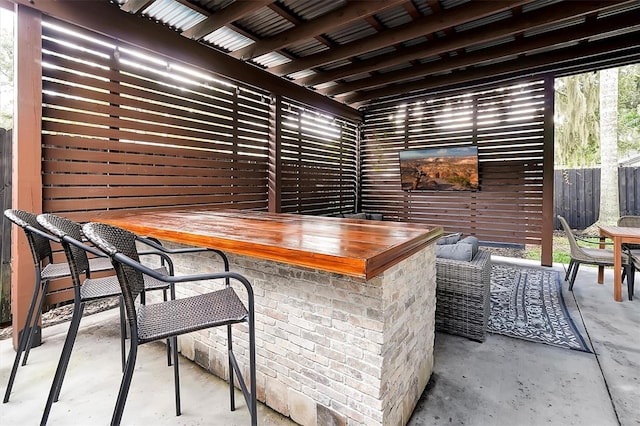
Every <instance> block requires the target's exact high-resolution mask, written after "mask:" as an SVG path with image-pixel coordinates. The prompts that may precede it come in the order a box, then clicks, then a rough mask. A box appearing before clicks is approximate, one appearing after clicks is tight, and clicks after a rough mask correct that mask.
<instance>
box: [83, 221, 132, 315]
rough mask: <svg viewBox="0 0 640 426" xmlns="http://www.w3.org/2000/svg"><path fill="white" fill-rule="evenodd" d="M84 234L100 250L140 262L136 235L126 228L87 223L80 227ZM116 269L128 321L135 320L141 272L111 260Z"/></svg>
mask: <svg viewBox="0 0 640 426" xmlns="http://www.w3.org/2000/svg"><path fill="white" fill-rule="evenodd" d="M82 230H83V231H84V233H85V235H86V236H87V238H89V240H91V241H92V242H93V243H94V244H95V245H96V246H97V247H98V248H99V249H100V250H102V251H104V252H105V253H107V254H109V255H110V256H113V255H115V254H116V253H122V254H124V255H125V256H127V257H129V258H131V259H132V260H134V261H136V262H138V263H139V262H140V258H139V256H138V250H137V249H136V235H135V234H134V233H132V232H129V231H127V230H126V229H122V228H118V227H116V226H111V225H107V224H106V223H95V222H92V223H88V224H85V225H84V226H83V228H82ZM112 263H113V267H114V269H115V270H116V275H117V276H118V281H119V282H120V287H121V288H122V295H123V298H124V303H125V308H126V310H127V319H128V320H129V323H135V322H136V318H137V315H136V309H135V300H136V298H137V297H138V295H139V294H140V293H142V292H143V291H144V277H143V275H142V272H140V271H138V270H137V269H135V268H133V267H131V266H128V265H125V264H123V263H121V262H116V261H114V262H112Z"/></svg>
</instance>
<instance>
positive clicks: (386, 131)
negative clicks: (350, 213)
mask: <svg viewBox="0 0 640 426" xmlns="http://www.w3.org/2000/svg"><path fill="white" fill-rule="evenodd" d="M549 95H550V96H553V94H552V93H551V94H549ZM544 101H545V90H544V85H543V81H534V82H526V83H520V84H512V85H510V86H504V87H496V88H493V89H487V90H482V91H480V90H478V91H476V92H467V93H460V94H456V95H449V96H442V97H430V98H429V97H424V98H422V99H412V100H411V101H407V102H397V103H394V104H393V105H391V104H390V103H389V104H384V105H378V106H377V107H376V106H374V107H371V108H370V109H368V110H367V111H365V120H364V123H365V125H364V138H363V141H362V142H361V197H362V201H361V202H362V210H363V211H366V212H380V213H383V214H384V216H385V218H389V219H396V220H400V221H410V222H418V223H424V224H425V225H427V226H435V225H437V226H442V227H444V229H445V231H447V232H457V231H460V232H463V233H465V234H466V235H475V236H477V237H478V238H480V239H481V240H482V241H489V242H508V243H517V244H540V243H541V238H542V235H541V234H542V171H543V168H542V167H543V129H544V114H543V112H544ZM451 146H477V148H478V158H479V163H478V173H479V190H478V191H428V190H420V191H418V190H414V191H403V190H402V189H401V185H400V166H399V152H400V151H401V150H403V149H426V148H437V147H451Z"/></svg>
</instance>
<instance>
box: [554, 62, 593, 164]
mask: <svg viewBox="0 0 640 426" xmlns="http://www.w3.org/2000/svg"><path fill="white" fill-rule="evenodd" d="M597 111H598V75H597V74H596V73H586V74H577V75H571V76H568V77H563V78H560V79H558V80H556V113H555V123H556V129H555V135H556V141H555V152H556V155H555V156H556V158H555V164H556V167H561V168H579V167H587V166H591V165H593V164H596V163H597V161H598V137H597V133H598V115H597Z"/></svg>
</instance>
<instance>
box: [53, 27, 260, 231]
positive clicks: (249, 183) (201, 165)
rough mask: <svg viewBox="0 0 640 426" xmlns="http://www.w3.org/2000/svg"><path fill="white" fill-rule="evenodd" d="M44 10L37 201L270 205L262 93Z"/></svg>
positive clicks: (58, 208)
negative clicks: (63, 21) (56, 18)
mask: <svg viewBox="0 0 640 426" xmlns="http://www.w3.org/2000/svg"><path fill="white" fill-rule="evenodd" d="M69 28H70V27H69V26H68V25H65V26H64V27H62V26H59V24H57V23H55V22H53V21H48V22H46V23H45V25H44V28H43V40H42V43H43V68H44V71H43V92H44V95H43V173H44V176H43V184H44V188H43V196H44V200H43V210H44V211H47V212H55V213H59V214H64V215H65V216H67V217H70V218H72V219H75V220H78V221H85V220H89V219H91V218H92V217H95V216H96V214H102V213H103V212H104V211H114V210H116V211H117V210H122V209H138V208H143V209H147V208H161V207H168V206H197V205H206V204H215V205H217V206H220V207H232V208H247V209H259V210H266V209H267V201H268V186H267V184H268V133H269V132H268V127H269V102H270V98H269V95H268V94H267V93H264V92H261V91H259V90H257V89H253V88H249V87H242V86H239V85H237V84H231V83H230V82H227V81H224V80H220V79H218V78H217V77H215V76H213V75H206V74H203V73H201V72H198V73H196V72H194V71H192V70H189V69H187V68H185V67H180V66H178V65H177V64H170V63H169V61H168V60H167V59H164V58H161V57H154V56H153V55H151V54H149V53H145V54H141V53H140V52H136V51H134V50H132V49H130V48H128V47H127V46H126V45H124V44H122V43H119V42H116V41H113V40H109V39H105V38H102V37H100V36H97V35H95V34H91V33H87V32H85V31H81V30H78V29H75V28H74V29H73V30H72V31H68V30H67V29H69Z"/></svg>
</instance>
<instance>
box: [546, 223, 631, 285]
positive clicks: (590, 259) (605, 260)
mask: <svg viewBox="0 0 640 426" xmlns="http://www.w3.org/2000/svg"><path fill="white" fill-rule="evenodd" d="M558 220H559V221H560V224H561V225H562V229H563V230H564V232H565V234H566V236H567V239H568V240H569V249H570V256H571V260H570V261H569V267H568V268H567V273H566V275H565V277H564V280H565V281H567V280H569V290H570V291H573V284H574V283H575V280H576V275H577V274H578V268H579V267H580V265H581V264H583V263H584V264H587V265H597V266H613V250H610V249H602V248H591V247H582V246H580V245H579V244H578V241H577V239H576V236H575V235H574V234H573V231H572V230H571V228H570V227H569V224H568V223H567V221H566V220H565V218H564V217H562V216H560V215H558ZM622 265H623V274H625V273H626V275H629V274H630V272H629V271H630V269H629V268H630V263H629V256H628V255H627V254H624V253H623V254H622ZM569 276H571V277H569ZM628 284H629V279H627V285H628Z"/></svg>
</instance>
